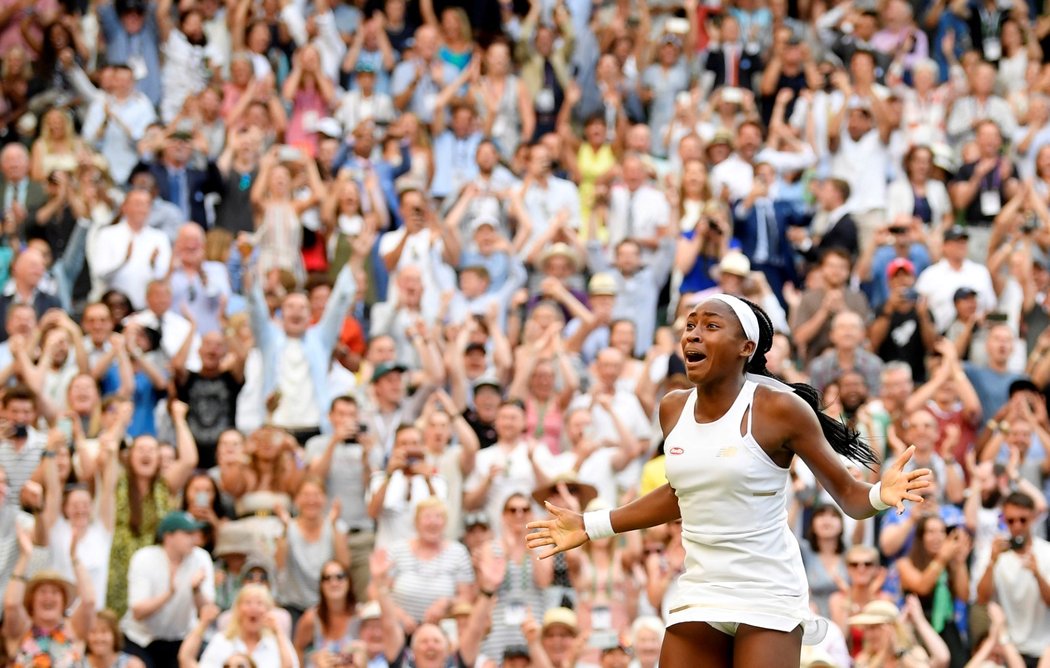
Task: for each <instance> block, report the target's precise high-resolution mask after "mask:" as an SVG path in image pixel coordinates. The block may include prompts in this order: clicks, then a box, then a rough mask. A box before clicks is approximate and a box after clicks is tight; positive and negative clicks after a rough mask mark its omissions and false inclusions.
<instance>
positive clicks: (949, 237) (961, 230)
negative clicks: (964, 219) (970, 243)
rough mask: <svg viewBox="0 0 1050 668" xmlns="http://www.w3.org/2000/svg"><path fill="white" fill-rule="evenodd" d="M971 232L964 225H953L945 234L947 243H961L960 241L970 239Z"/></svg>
mask: <svg viewBox="0 0 1050 668" xmlns="http://www.w3.org/2000/svg"><path fill="white" fill-rule="evenodd" d="M969 238H970V231H969V230H967V229H966V228H965V227H963V226H962V225H952V226H951V227H950V228H948V231H947V232H945V233H944V240H945V241H959V240H960V239H969Z"/></svg>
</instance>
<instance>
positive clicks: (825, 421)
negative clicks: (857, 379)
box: [740, 299, 879, 471]
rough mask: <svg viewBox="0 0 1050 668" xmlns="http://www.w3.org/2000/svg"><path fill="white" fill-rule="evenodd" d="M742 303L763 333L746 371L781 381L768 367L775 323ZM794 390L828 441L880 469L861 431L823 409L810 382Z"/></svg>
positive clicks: (751, 304)
mask: <svg viewBox="0 0 1050 668" xmlns="http://www.w3.org/2000/svg"><path fill="white" fill-rule="evenodd" d="M740 301H742V302H744V303H745V304H747V305H748V306H749V307H751V310H752V311H754V312H755V316H756V317H757V318H758V330H759V335H758V342H757V343H756V344H755V354H754V356H753V357H752V358H751V359H750V360H749V361H748V363H747V365H746V366H745V367H744V371H746V372H747V373H753V374H755V375H758V376H766V377H769V378H776V379H777V380H781V379H780V378H777V376H776V375H774V374H773V372H772V371H770V370H769V369H767V368H766V353H768V352H769V350H770V349H771V348H772V347H773V331H774V330H773V321H772V320H770V319H769V316H768V315H766V312H765V311H763V310H762V308H761V307H760V306H759V305H758V304H755V303H754V302H752V301H749V300H747V299H741V300H740ZM791 389H792V390H794V391H795V394H797V395H798V396H799V397H801V398H802V400H803V401H805V402H806V403H807V404H808V405H809V407H810V408H812V409H813V412H814V413H816V414H817V419H818V420H819V421H820V428H821V431H823V432H824V438H826V439H827V441H828V443H830V444H831V447H832V449H833V450H834V451H835V452H837V453H839V454H840V455H843V456H845V457H847V458H848V459H851V460H853V461H854V462H856V463H858V464H861V465H863V466H866V467H867V468H869V469H871V470H873V471H874V470H875V468H876V467H878V466H879V458H878V457H877V456H876V455H875V453H874V452H873V451H872V449H871V447H870V446H869V445H868V444H867V443H866V442H864V440H863V439H862V438H861V437H860V432H858V431H857V430H856V429H853V428H851V427H849V426H847V425H846V423H844V422H840V421H839V420H836V419H834V418H832V417H831V416H830V415H828V414H827V413H825V412H824V411H823V410H822V408H823V407H822V406H821V401H822V400H821V396H820V392H818V391H817V389H816V388H815V387H813V386H812V385H807V384H806V383H792V384H791Z"/></svg>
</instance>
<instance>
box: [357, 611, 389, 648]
mask: <svg viewBox="0 0 1050 668" xmlns="http://www.w3.org/2000/svg"><path fill="white" fill-rule="evenodd" d="M358 633H359V635H360V637H361V641H362V642H363V643H364V644H365V649H366V650H367V651H368V656H369V657H373V656H378V655H379V653H380V652H382V651H383V646H384V640H383V637H384V636H383V622H382V621H381V620H379V619H366V620H364V621H362V622H361V628H360V631H359V632H358Z"/></svg>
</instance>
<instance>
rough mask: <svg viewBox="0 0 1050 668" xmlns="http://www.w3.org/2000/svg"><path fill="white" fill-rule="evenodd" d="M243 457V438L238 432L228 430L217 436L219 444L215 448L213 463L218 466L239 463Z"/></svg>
mask: <svg viewBox="0 0 1050 668" xmlns="http://www.w3.org/2000/svg"><path fill="white" fill-rule="evenodd" d="M243 457H244V437H243V436H241V434H240V432H237V431H234V430H232V429H231V430H229V431H224V432H223V433H222V435H221V436H219V442H218V443H217V444H216V446H215V461H217V462H218V463H219V465H220V466H221V465H224V464H226V463H232V462H240V461H241V459H242V458H243Z"/></svg>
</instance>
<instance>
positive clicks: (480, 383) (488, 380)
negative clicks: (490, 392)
mask: <svg viewBox="0 0 1050 668" xmlns="http://www.w3.org/2000/svg"><path fill="white" fill-rule="evenodd" d="M483 387H492V388H495V389H496V391H497V392H499V393H501V394H502V393H503V383H501V382H499V379H498V378H496V377H495V376H489V375H483V376H481V377H480V378H478V379H477V380H475V381H474V391H475V392H477V391H478V390H479V389H481V388H483Z"/></svg>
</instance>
